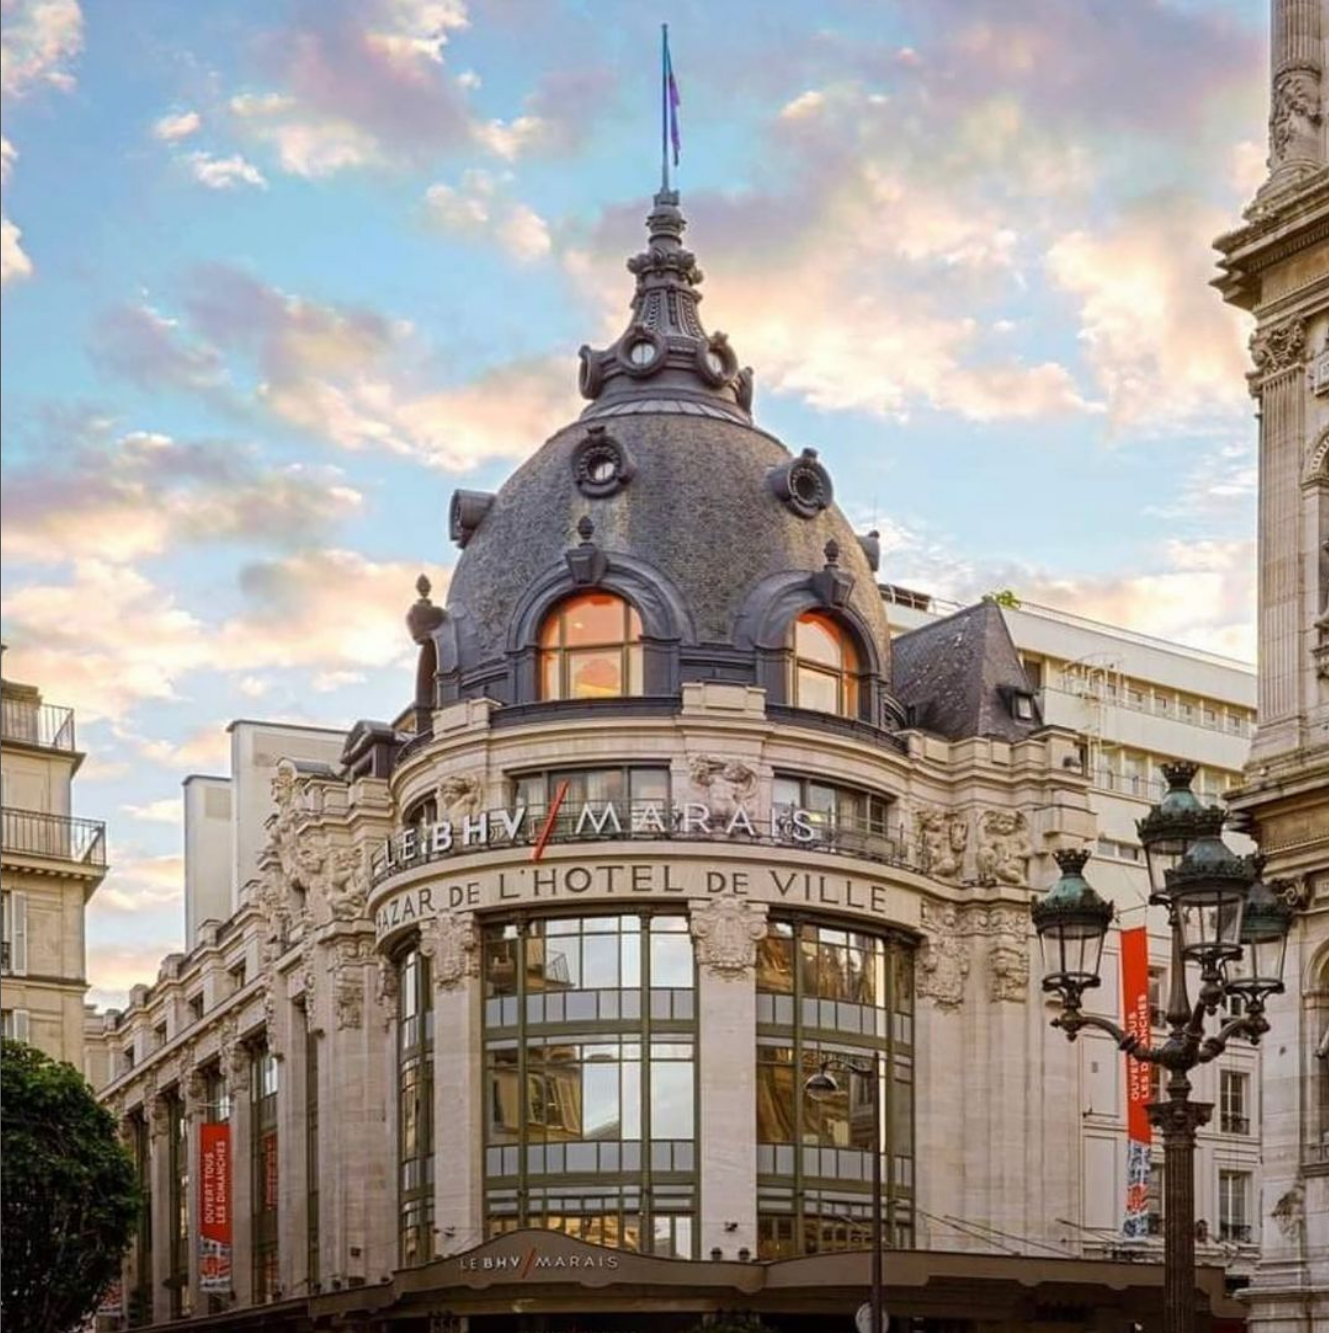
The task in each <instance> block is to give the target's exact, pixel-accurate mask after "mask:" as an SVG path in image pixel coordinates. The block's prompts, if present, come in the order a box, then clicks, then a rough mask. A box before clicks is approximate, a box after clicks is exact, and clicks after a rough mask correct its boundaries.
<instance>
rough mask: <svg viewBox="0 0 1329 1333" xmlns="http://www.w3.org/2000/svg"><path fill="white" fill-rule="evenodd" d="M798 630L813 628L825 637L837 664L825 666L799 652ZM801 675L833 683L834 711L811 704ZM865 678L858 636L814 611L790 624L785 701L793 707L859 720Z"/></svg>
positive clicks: (844, 626) (846, 627)
mask: <svg viewBox="0 0 1329 1333" xmlns="http://www.w3.org/2000/svg"><path fill="white" fill-rule="evenodd" d="M802 626H808V627H815V628H816V629H817V630H819V631H821V632H823V633H825V634H827V635H829V636H830V637H831V638H832V639H833V640H834V642H835V646H836V648H837V649H838V650H839V661H838V662H837V663H829V662H826V661H824V660H822V659H820V658H817V657H815V656H812V655H810V654H808V653H807V652H806V651H800V648H801V645H800V644H799V631H800V627H802ZM805 675H806V676H807V677H819V678H821V679H822V680H824V681H827V682H833V683H834V689H835V707H834V708H826V707H823V706H822V705H821V704H820V703H813V702H812V701H811V699H810V698H809V696H808V694H807V693H806V691H805V689H804V687H803V681H804V677H805ZM866 675H867V671H866V669H865V662H864V653H863V651H862V649H861V647H860V645H859V641H858V635H857V634H855V633H854V631H853V630H852V629H851V628H850V627H849V626H848V625H846V624H845V623H844V622H843V621H842V620H840V619H839V618H838V617H836V616H834V615H832V614H831V613H830V612H828V611H826V610H823V609H821V608H818V607H814V608H810V609H809V610H806V611H803V612H802V613H801V614H800V615H798V616H795V617H794V619H793V620H792V621H791V622H790V626H789V684H788V691H789V693H788V698H789V702H790V703H791V704H792V705H793V706H794V707H796V708H807V709H810V710H811V711H813V712H819V713H831V714H834V715H835V716H838V717H851V718H856V717H860V716H861V715H862V709H863V698H864V686H865V677H866Z"/></svg>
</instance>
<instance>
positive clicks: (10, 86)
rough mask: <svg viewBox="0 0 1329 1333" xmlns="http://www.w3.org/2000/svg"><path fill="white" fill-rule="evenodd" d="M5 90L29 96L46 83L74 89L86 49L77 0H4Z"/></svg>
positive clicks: (0, 62)
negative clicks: (76, 66) (77, 67)
mask: <svg viewBox="0 0 1329 1333" xmlns="http://www.w3.org/2000/svg"><path fill="white" fill-rule="evenodd" d="M3 15H4V27H3V37H0V91H2V92H3V93H4V95H5V96H6V97H24V96H26V95H27V94H28V93H31V92H34V91H36V90H37V89H39V88H42V87H50V88H55V89H57V90H58V91H60V92H68V91H69V90H70V89H71V88H72V87H73V86H74V74H73V64H74V61H75V59H76V58H77V57H78V55H79V53H80V52H81V51H82V50H83V11H82V10H81V9H80V8H79V7H78V3H77V0H4V5H3Z"/></svg>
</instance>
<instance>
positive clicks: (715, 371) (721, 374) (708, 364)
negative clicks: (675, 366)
mask: <svg viewBox="0 0 1329 1333" xmlns="http://www.w3.org/2000/svg"><path fill="white" fill-rule="evenodd" d="M697 373H698V374H699V375H700V376H701V377H702V379H703V380H705V381H706V383H707V384H709V385H710V386H711V388H713V389H718V388H719V387H720V386H721V385H722V384H728V383H729V381H730V380H732V379H733V378H734V376H735V375H737V374H738V358H737V357H736V356H735V355H734V349H733V348H732V347H730V346H729V339H728V338H726V337H725V335H724V334H723V333H717V334H714V335H713V336H712V337H711V338H710V339H709V340H708V341H707V342H704V343H700V344H698V346H697Z"/></svg>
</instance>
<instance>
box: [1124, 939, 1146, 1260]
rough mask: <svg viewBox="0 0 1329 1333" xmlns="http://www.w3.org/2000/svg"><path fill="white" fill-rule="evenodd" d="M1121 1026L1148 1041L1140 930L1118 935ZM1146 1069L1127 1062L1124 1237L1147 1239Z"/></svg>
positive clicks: (1143, 948)
mask: <svg viewBox="0 0 1329 1333" xmlns="http://www.w3.org/2000/svg"><path fill="white" fill-rule="evenodd" d="M1121 1002H1122V1019H1123V1026H1124V1027H1125V1029H1126V1031H1127V1033H1129V1034H1130V1035H1131V1036H1132V1037H1136V1038H1138V1039H1139V1040H1140V1041H1141V1042H1148V1040H1149V935H1148V933H1147V932H1146V930H1145V928H1144V927H1143V926H1136V927H1135V928H1134V929H1132V930H1123V931H1122V932H1121ZM1149 1100H1150V1097H1149V1066H1148V1065H1147V1064H1144V1063H1142V1062H1141V1061H1139V1060H1133V1059H1131V1057H1130V1056H1129V1055H1128V1056H1127V1057H1126V1208H1125V1213H1124V1215H1123V1219H1122V1224H1121V1232H1122V1235H1123V1236H1127V1237H1130V1238H1133V1239H1139V1240H1143V1239H1144V1237H1145V1236H1147V1235H1148V1234H1149V1144H1150V1140H1151V1138H1152V1133H1151V1130H1150V1127H1149V1112H1148V1110H1147V1109H1146V1108H1147V1107H1148V1105H1149Z"/></svg>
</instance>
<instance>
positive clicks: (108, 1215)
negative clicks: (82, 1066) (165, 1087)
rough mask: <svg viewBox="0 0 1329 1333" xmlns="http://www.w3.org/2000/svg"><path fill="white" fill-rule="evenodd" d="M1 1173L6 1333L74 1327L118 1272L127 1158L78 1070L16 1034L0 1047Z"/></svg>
mask: <svg viewBox="0 0 1329 1333" xmlns="http://www.w3.org/2000/svg"><path fill="white" fill-rule="evenodd" d="M0 1177H2V1178H0V1191H3V1200H2V1204H3V1220H2V1222H0V1226H2V1227H3V1230H0V1321H2V1322H3V1324H4V1328H5V1333H64V1330H66V1329H72V1328H76V1327H77V1326H78V1325H79V1324H80V1323H82V1322H83V1320H84V1319H86V1318H87V1316H88V1315H89V1314H91V1313H92V1312H93V1310H94V1309H95V1308H96V1306H97V1302H98V1301H99V1300H100V1299H101V1296H102V1293H103V1292H104V1291H105V1290H106V1288H107V1286H108V1285H109V1284H110V1283H111V1282H113V1281H114V1280H115V1279H116V1278H117V1277H118V1276H119V1274H120V1256H121V1255H122V1254H123V1253H124V1249H125V1246H126V1244H127V1243H128V1241H129V1234H130V1228H131V1226H132V1225H133V1222H134V1217H135V1214H136V1210H137V1207H138V1185H137V1182H136V1181H135V1178H134V1164H133V1161H132V1160H131V1158H130V1156H129V1154H128V1152H126V1151H125V1149H124V1147H123V1146H122V1145H121V1143H120V1140H119V1137H118V1135H117V1134H116V1128H115V1121H114V1119H113V1118H112V1117H111V1114H110V1112H109V1111H107V1110H105V1108H103V1107H101V1106H98V1104H97V1101H96V1098H95V1097H94V1096H93V1094H92V1089H91V1088H90V1087H89V1086H88V1084H87V1083H86V1082H85V1081H84V1079H83V1077H82V1075H81V1074H79V1072H78V1070H76V1069H75V1068H74V1067H73V1066H72V1065H67V1064H62V1063H60V1062H59V1061H56V1060H52V1059H50V1058H49V1057H48V1056H45V1055H43V1054H42V1053H41V1052H40V1051H38V1050H34V1049H33V1047H31V1046H27V1045H25V1044H24V1043H23V1042H19V1041H6V1042H4V1044H3V1050H2V1052H0Z"/></svg>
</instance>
